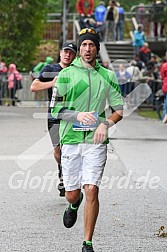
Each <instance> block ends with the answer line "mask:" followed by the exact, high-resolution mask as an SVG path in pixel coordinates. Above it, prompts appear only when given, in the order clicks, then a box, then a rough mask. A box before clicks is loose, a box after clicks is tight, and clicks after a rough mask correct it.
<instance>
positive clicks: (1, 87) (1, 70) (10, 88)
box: [0, 55, 22, 106]
mask: <svg viewBox="0 0 167 252" xmlns="http://www.w3.org/2000/svg"><path fill="white" fill-rule="evenodd" d="M21 80H22V75H21V74H20V73H19V71H18V70H17V68H16V65H15V64H13V63H11V64H10V65H9V66H8V67H7V66H6V63H5V62H3V61H2V59H1V55H0V106H1V105H3V99H4V98H6V97H9V98H10V100H11V105H12V106H15V104H16V102H20V100H19V98H18V97H17V92H18V90H20V89H22V83H21ZM6 84H7V85H6ZM6 87H7V89H6ZM5 93H7V94H5ZM6 105H10V104H9V103H8V102H7V101H6Z"/></svg>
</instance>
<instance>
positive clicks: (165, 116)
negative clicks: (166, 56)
mask: <svg viewBox="0 0 167 252" xmlns="http://www.w3.org/2000/svg"><path fill="white" fill-rule="evenodd" d="M160 74H161V78H162V81H163V84H162V90H163V92H164V94H165V99H164V106H163V113H162V122H163V123H166V122H167V62H164V63H163V64H162V66H161V68H160ZM165 85H166V88H163V86H164V87H165Z"/></svg>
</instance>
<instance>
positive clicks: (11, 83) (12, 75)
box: [8, 64, 22, 106]
mask: <svg viewBox="0 0 167 252" xmlns="http://www.w3.org/2000/svg"><path fill="white" fill-rule="evenodd" d="M21 80H22V75H21V74H20V73H19V71H18V70H17V68H16V65H15V64H10V65H9V69H8V89H9V96H10V98H11V100H12V106H15V102H16V101H17V102H19V100H18V98H17V97H16V91H17V90H18V89H19V87H18V86H17V85H16V83H18V82H17V81H21Z"/></svg>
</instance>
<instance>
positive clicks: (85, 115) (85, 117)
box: [77, 111, 97, 125]
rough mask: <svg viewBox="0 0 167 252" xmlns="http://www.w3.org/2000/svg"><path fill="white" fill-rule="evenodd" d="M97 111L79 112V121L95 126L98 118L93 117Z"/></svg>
mask: <svg viewBox="0 0 167 252" xmlns="http://www.w3.org/2000/svg"><path fill="white" fill-rule="evenodd" d="M94 112H95V111H92V112H79V113H78V115H77V121H79V122H82V123H84V124H85V125H91V124H95V123H96V120H97V118H96V117H95V116H94V115H93V113H94Z"/></svg>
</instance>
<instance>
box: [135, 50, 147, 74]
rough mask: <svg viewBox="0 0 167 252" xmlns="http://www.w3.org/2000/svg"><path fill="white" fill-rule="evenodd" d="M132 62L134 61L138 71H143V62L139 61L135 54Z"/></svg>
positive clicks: (138, 56) (137, 55)
mask: <svg viewBox="0 0 167 252" xmlns="http://www.w3.org/2000/svg"><path fill="white" fill-rule="evenodd" d="M134 60H135V61H136V66H137V67H138V68H139V70H140V71H143V70H144V69H145V64H144V62H143V61H141V59H140V55H139V54H136V55H135V56H134Z"/></svg>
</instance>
